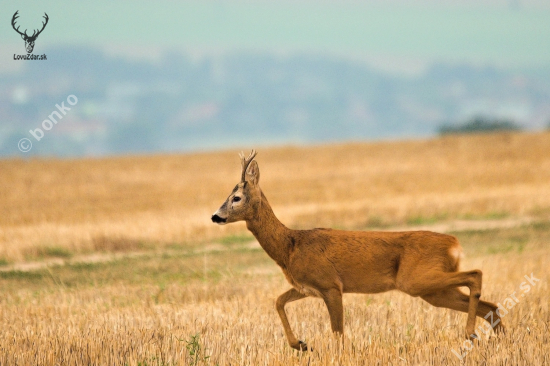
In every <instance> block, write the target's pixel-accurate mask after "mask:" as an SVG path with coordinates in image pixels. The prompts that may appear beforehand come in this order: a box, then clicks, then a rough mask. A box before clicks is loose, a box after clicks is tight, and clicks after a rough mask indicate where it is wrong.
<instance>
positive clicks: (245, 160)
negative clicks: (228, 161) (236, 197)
mask: <svg viewBox="0 0 550 366" xmlns="http://www.w3.org/2000/svg"><path fill="white" fill-rule="evenodd" d="M256 154H257V152H256V150H254V149H253V150H252V151H251V152H250V155H248V158H245V157H244V153H243V152H242V151H241V153H240V154H239V157H240V158H241V165H242V167H243V171H242V174H241V182H244V181H245V176H246V169H248V166H249V165H250V163H251V162H252V160H254V157H255V156H256Z"/></svg>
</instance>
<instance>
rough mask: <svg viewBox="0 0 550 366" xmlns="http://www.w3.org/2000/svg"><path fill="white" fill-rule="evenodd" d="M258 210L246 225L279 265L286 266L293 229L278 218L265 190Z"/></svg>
mask: <svg viewBox="0 0 550 366" xmlns="http://www.w3.org/2000/svg"><path fill="white" fill-rule="evenodd" d="M257 211H258V212H257V215H256V216H255V217H254V218H253V219H251V220H247V221H246V227H247V228H248V230H250V232H252V234H254V236H255V237H256V239H257V240H258V242H259V243H260V245H261V246H262V248H263V249H264V250H265V251H266V253H267V254H268V255H269V256H270V257H271V258H272V259H273V260H274V261H275V262H277V264H278V265H279V266H281V267H283V268H286V264H287V262H288V248H289V246H290V244H289V243H290V242H291V236H290V232H291V230H290V229H288V228H287V227H286V226H284V225H283V224H282V223H281V222H280V221H279V219H277V217H276V216H275V213H274V212H273V209H272V208H271V206H270V205H269V202H267V198H266V197H265V196H264V194H263V192H262V199H261V201H260V204H259V207H258V210H257Z"/></svg>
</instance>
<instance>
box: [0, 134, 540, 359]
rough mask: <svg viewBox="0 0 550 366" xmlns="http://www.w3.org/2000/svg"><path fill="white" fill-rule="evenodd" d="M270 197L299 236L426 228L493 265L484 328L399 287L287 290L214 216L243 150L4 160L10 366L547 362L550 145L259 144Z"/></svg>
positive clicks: (259, 255) (0, 260)
mask: <svg viewBox="0 0 550 366" xmlns="http://www.w3.org/2000/svg"><path fill="white" fill-rule="evenodd" d="M258 151H259V153H258V157H257V159H256V160H257V161H258V164H259V166H260V170H261V182H260V185H261V186H262V189H263V192H264V193H265V195H266V196H267V198H268V199H269V201H270V203H271V205H272V206H273V209H274V211H275V213H276V214H277V216H278V217H279V219H280V220H281V221H282V222H283V223H285V224H286V225H287V226H289V227H291V228H310V227H333V228H342V229H354V230H357V229H360V230H369V229H374V228H376V229H377V230H380V229H382V230H405V229H406V230H411V229H420V228H422V229H430V230H435V231H440V232H446V233H450V234H452V235H455V236H456V237H458V239H459V240H460V242H461V244H462V246H463V248H464V253H465V257H464V258H463V260H462V262H461V269H463V270H467V269H481V270H482V271H483V273H484V275H483V290H482V299H486V300H489V301H492V302H495V303H498V304H499V306H501V307H502V309H503V312H502V313H503V314H505V315H504V317H503V322H504V324H505V326H506V327H507V332H506V334H504V335H502V334H499V335H495V334H493V333H492V331H491V330H490V329H489V327H488V326H487V325H486V323H485V322H482V320H481V319H479V318H478V320H477V323H476V325H477V329H478V331H479V334H480V336H481V340H479V341H477V342H476V343H474V344H471V343H469V342H467V341H465V339H464V329H465V325H466V314H463V313H458V312H455V311H451V310H447V309H442V308H435V307H433V306H431V305H429V304H427V303H426V302H424V301H423V300H421V299H419V298H412V297H409V296H407V295H404V294H401V293H399V292H396V291H394V292H388V293H383V294H373V295H371V294H369V295H353V294H346V295H345V296H344V310H345V313H344V327H345V334H344V342H343V345H342V344H340V343H339V342H338V340H337V339H336V338H335V337H333V336H332V333H331V327H330V321H329V317H328V313H327V310H326V307H325V305H324V303H323V302H322V300H320V299H316V298H307V299H304V300H301V301H297V302H293V303H291V304H289V305H287V312H288V314H289V318H290V319H289V320H290V323H291V326H292V328H293V330H294V332H295V333H296V335H297V336H298V337H299V338H300V339H302V340H304V341H306V342H307V343H308V344H309V345H310V346H312V347H313V351H312V352H298V351H295V350H293V349H291V348H290V347H289V346H288V344H287V341H286V338H285V335H284V332H283V327H282V325H281V322H280V320H279V317H278V315H277V312H276V311H275V306H274V304H275V299H276V298H277V296H278V295H280V294H281V293H283V292H284V291H286V290H287V289H288V288H290V285H289V284H288V283H287V282H286V280H285V279H284V276H283V274H282V273H281V271H280V269H279V268H278V267H277V265H276V264H275V263H274V262H273V261H272V260H271V259H270V258H269V257H268V256H267V254H266V253H265V252H264V251H263V250H262V249H261V247H260V246H259V245H258V243H257V242H255V240H254V238H253V237H252V236H251V235H250V234H249V233H248V232H247V231H246V228H245V226H244V224H242V223H237V224H232V225H228V226H224V227H219V226H216V225H213V224H212V223H211V221H210V216H211V214H212V213H213V212H214V211H215V210H216V209H217V208H218V207H219V206H220V204H221V203H223V201H224V200H225V199H226V197H227V195H228V194H229V193H230V192H231V189H232V188H233V187H234V185H235V184H236V183H237V182H238V181H239V177H240V163H239V160H238V157H237V152H238V151H225V152H214V153H201V154H195V155H167V156H160V155H159V156H140V157H136V156H132V157H118V158H104V159H80V160H55V159H36V160H35V159H31V160H2V161H0V172H1V173H2V174H1V175H0V200H1V202H2V205H0V286H1V288H2V290H1V291H2V292H1V294H2V296H1V297H0V327H1V329H2V332H1V333H0V365H291V364H296V365H336V364H338V365H387V364H393V365H397V364H399V365H401V364H403V365H405V364H411V365H447V364H451V365H452V364H456V365H459V364H467V365H478V364H481V365H544V364H550V352H549V351H550V347H549V346H548V344H549V342H550V335H549V334H550V333H549V330H550V328H549V326H550V324H549V323H550V310H549V298H550V289H549V286H548V282H549V280H550V271H549V270H548V263H550V194H549V192H550V133H537V134H531V133H506V134H490V135H476V136H449V137H444V138H436V139H430V140H420V141H397V142H376V143H350V144H340V145H327V146H312V147H281V148H262V149H258Z"/></svg>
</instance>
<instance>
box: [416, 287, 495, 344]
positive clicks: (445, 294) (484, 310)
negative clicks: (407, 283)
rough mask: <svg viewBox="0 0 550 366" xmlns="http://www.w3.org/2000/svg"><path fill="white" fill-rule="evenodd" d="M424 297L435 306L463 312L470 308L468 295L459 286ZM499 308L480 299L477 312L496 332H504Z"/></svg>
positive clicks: (423, 297)
mask: <svg viewBox="0 0 550 366" xmlns="http://www.w3.org/2000/svg"><path fill="white" fill-rule="evenodd" d="M422 299H424V300H425V301H426V302H428V303H430V304H431V305H433V306H437V307H442V308H448V309H452V310H458V311H462V312H463V313H467V312H468V308H469V297H468V295H466V294H465V293H463V292H462V291H460V290H459V289H458V288H453V289H448V290H443V291H440V292H435V293H432V294H428V295H424V296H422ZM497 309H498V307H497V306H496V305H495V304H493V303H492V302H488V301H483V300H479V305H478V308H477V313H476V315H477V316H478V317H480V318H483V319H485V320H486V321H487V322H488V323H489V325H490V326H491V327H492V328H493V330H494V331H495V333H499V332H504V329H505V328H504V325H503V324H502V319H501V317H500V315H499V314H498V313H497ZM485 329H487V328H483V331H484V332H485ZM485 333H486V332H485Z"/></svg>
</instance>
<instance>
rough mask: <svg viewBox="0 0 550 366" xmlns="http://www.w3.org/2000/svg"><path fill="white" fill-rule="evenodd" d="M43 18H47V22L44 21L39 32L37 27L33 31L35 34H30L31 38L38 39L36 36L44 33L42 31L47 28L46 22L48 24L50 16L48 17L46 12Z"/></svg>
mask: <svg viewBox="0 0 550 366" xmlns="http://www.w3.org/2000/svg"><path fill="white" fill-rule="evenodd" d="M43 18H44V19H46V22H45V23H44V22H42V29H40V30H39V31H38V33H36V29H35V30H34V32H33V34H32V36H30V37H29V38H35V39H36V37H38V35H39V34H40V33H42V31H43V30H44V28H46V24H48V20H49V19H50V18H48V14H46V13H44V16H43Z"/></svg>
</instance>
